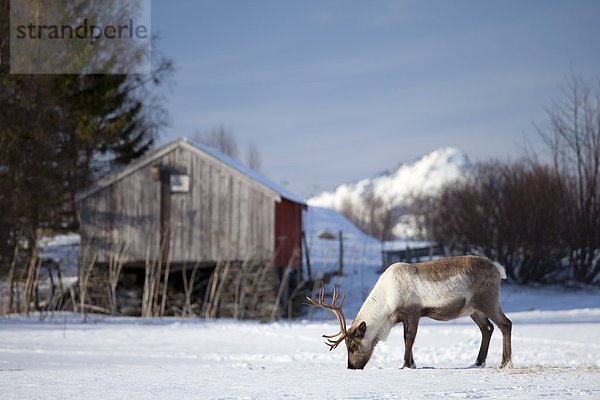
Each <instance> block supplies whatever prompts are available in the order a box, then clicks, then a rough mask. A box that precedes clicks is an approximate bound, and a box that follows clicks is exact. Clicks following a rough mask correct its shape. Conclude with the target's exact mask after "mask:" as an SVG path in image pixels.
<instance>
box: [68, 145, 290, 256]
mask: <svg viewBox="0 0 600 400" xmlns="http://www.w3.org/2000/svg"><path fill="white" fill-rule="evenodd" d="M153 165H161V166H166V167H170V168H172V169H173V170H176V171H178V172H181V173H186V174H188V175H189V176H190V188H189V191H188V192H187V193H171V213H170V227H171V232H170V259H171V261H172V262H196V261H226V260H230V261H233V260H246V259H253V260H267V259H270V258H271V257H272V256H273V252H274V243H275V239H274V238H275V236H274V235H275V233H274V226H275V215H274V214H275V202H276V201H277V200H279V197H278V194H277V193H275V192H273V191H271V190H269V189H266V188H264V187H263V186H262V185H260V184H259V183H257V182H255V181H253V180H252V179H250V178H249V177H247V176H246V175H244V174H242V173H241V172H239V171H237V170H235V169H233V168H231V167H230V166H228V165H226V164H224V163H222V162H220V161H219V160H216V159H214V158H212V157H211V156H209V155H207V154H204V153H202V152H200V151H194V150H193V149H191V148H190V147H189V146H188V145H185V144H180V145H178V146H177V147H175V148H174V149H173V150H172V151H169V152H168V153H166V154H164V155H163V156H162V157H160V158H159V159H157V160H155V161H153V162H152V163H150V164H147V165H144V166H142V167H140V168H139V169H136V170H134V171H133V172H132V173H130V174H128V175H126V176H124V177H122V178H121V179H119V180H118V181H116V182H113V183H112V184H111V185H109V186H107V187H104V188H102V189H100V190H98V191H96V192H95V193H93V194H91V195H89V196H88V197H85V198H83V199H81V200H80V201H79V217H80V224H81V236H82V244H83V246H84V247H85V244H86V243H90V244H91V246H92V250H93V251H96V252H97V253H98V257H99V259H98V261H99V262H107V261H108V259H109V255H110V253H111V251H112V248H113V246H114V245H115V244H117V243H119V242H121V241H125V242H126V243H127V244H128V252H127V256H128V257H127V258H128V260H127V261H128V262H135V261H144V260H145V259H146V255H147V251H150V252H151V254H156V253H157V249H158V243H159V240H160V239H159V236H160V235H159V230H160V182H157V181H155V180H153V178H152V166H153Z"/></svg>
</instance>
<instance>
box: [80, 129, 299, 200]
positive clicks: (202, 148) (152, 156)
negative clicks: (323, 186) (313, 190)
mask: <svg viewBox="0 0 600 400" xmlns="http://www.w3.org/2000/svg"><path fill="white" fill-rule="evenodd" d="M179 146H185V147H187V148H188V149H190V150H192V151H198V152H202V153H203V154H207V155H209V156H210V157H212V158H214V159H216V160H218V161H219V162H221V163H223V164H225V165H227V166H229V167H230V168H233V169H234V170H237V171H238V172H240V173H242V174H243V175H246V176H247V177H249V178H251V179H252V180H253V181H255V182H257V183H258V184H260V185H261V186H263V187H265V188H267V189H270V190H271V191H273V192H275V193H277V194H278V195H279V196H280V197H283V198H284V199H287V200H290V201H292V202H294V203H298V204H302V205H305V203H304V200H302V199H301V198H300V197H298V196H296V195H295V194H293V193H292V192H290V191H289V190H287V189H286V188H284V187H283V186H281V185H278V184H276V183H275V182H273V181H271V180H270V179H268V178H266V177H265V176H263V175H261V174H260V173H258V172H257V171H255V170H253V169H251V168H249V167H247V166H245V165H243V164H242V163H240V162H239V161H237V160H234V159H233V158H231V157H229V156H227V155H225V154H223V153H221V152H220V151H218V150H216V149H213V148H212V147H209V146H206V145H204V144H200V143H196V142H193V141H190V140H188V139H187V138H179V139H176V140H173V141H171V142H169V143H167V144H165V145H163V146H161V147H159V148H157V149H155V150H153V151H151V152H149V153H147V154H146V155H145V156H143V157H141V158H140V159H138V160H136V161H134V162H132V163H131V164H129V165H127V166H125V167H123V168H122V169H120V170H118V171H116V172H114V173H112V174H109V175H107V176H105V177H103V178H101V179H99V180H98V181H97V182H96V183H95V184H93V185H92V186H91V187H89V188H88V189H85V190H83V191H81V192H79V193H77V195H76V197H75V199H76V201H80V200H82V199H85V198H86V197H88V196H91V195H92V194H94V193H96V192H97V191H99V190H101V189H103V188H105V187H107V186H110V185H112V184H113V183H115V182H117V181H119V180H121V179H123V178H124V177H126V176H127V175H129V174H131V173H132V172H134V171H136V170H137V169H139V168H142V167H144V166H146V165H148V164H150V163H152V162H154V161H155V160H157V159H159V158H160V157H162V156H164V155H165V154H167V153H169V152H170V151H172V150H173V149H175V148H177V147H179Z"/></svg>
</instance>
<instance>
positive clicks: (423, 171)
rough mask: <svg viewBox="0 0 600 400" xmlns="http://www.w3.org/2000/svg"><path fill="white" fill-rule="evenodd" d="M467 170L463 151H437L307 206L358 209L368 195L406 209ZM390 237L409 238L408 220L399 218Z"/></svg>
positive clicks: (318, 197)
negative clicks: (393, 234)
mask: <svg viewBox="0 0 600 400" xmlns="http://www.w3.org/2000/svg"><path fill="white" fill-rule="evenodd" d="M470 167H471V161H470V160H469V157H468V156H467V155H466V153H464V152H463V151H461V150H458V149H455V148H451V147H447V148H441V149H438V150H435V151H433V152H431V153H429V154H427V155H425V156H423V157H422V158H420V159H418V160H416V161H413V162H408V163H404V164H401V165H400V166H399V167H398V168H396V169H395V170H393V171H391V172H387V173H384V174H380V175H378V176H376V177H373V178H366V179H362V180H360V181H358V182H355V183H347V184H342V185H340V186H338V187H337V188H336V189H335V190H333V191H331V192H323V193H320V194H318V195H316V196H314V197H312V198H310V199H308V204H309V205H311V206H319V207H327V208H333V209H336V210H341V209H342V208H343V207H344V205H346V204H348V203H350V204H352V205H353V206H354V207H358V208H360V207H364V199H365V197H366V196H367V195H368V194H369V193H370V192H372V193H373V194H374V195H375V196H377V197H379V198H381V199H382V200H383V201H384V202H385V203H386V204H390V205H392V206H393V207H397V208H401V207H403V206H406V205H407V202H409V201H410V198H411V197H412V196H413V195H420V194H434V193H435V192H436V191H438V190H439V189H440V188H441V187H442V186H443V185H445V184H447V183H449V182H452V181H455V180H457V179H459V178H461V177H462V176H463V175H464V173H465V170H467V169H469V168H470ZM394 233H395V234H396V235H399V236H407V235H409V236H410V234H411V227H410V223H409V219H407V218H403V219H402V221H401V222H400V223H399V224H398V225H397V226H396V227H395V229H394Z"/></svg>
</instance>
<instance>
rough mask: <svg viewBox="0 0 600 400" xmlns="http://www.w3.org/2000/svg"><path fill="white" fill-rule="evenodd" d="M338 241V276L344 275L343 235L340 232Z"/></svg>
mask: <svg viewBox="0 0 600 400" xmlns="http://www.w3.org/2000/svg"><path fill="white" fill-rule="evenodd" d="M339 239H340V275H341V274H343V273H344V234H343V233H342V231H340V233H339Z"/></svg>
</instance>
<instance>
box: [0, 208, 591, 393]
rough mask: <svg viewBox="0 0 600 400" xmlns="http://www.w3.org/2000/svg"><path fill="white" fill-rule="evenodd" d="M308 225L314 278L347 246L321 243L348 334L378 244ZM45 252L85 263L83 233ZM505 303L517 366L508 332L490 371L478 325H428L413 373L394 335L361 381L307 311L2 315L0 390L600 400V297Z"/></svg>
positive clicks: (576, 293)
mask: <svg viewBox="0 0 600 400" xmlns="http://www.w3.org/2000/svg"><path fill="white" fill-rule="evenodd" d="M305 221H306V225H305V230H306V234H307V242H308V245H309V248H310V249H311V261H312V266H313V277H314V276H315V275H323V274H325V273H328V272H332V271H336V270H337V269H338V264H337V262H338V261H337V257H338V251H339V242H338V240H337V239H334V240H324V239H321V238H319V236H321V234H322V233H323V232H325V231H327V232H330V233H332V234H333V235H334V237H337V236H336V235H337V232H339V231H342V232H343V238H344V271H343V274H342V275H338V276H334V277H333V278H332V281H331V282H330V284H329V288H328V289H329V291H330V290H331V285H333V284H338V285H340V286H341V288H342V290H344V291H347V293H348V294H347V299H346V302H345V303H344V311H345V314H346V316H347V318H348V320H349V321H348V322H349V323H350V320H352V319H353V318H354V316H355V315H356V312H357V311H358V308H359V307H360V305H361V304H362V301H363V300H364V299H365V297H366V296H367V294H368V292H369V290H370V288H371V287H372V286H373V285H374V283H375V281H376V280H377V278H378V276H379V270H380V268H381V253H380V252H381V243H380V242H379V241H377V240H376V239H374V238H371V237H369V236H367V235H364V234H363V233H362V232H361V231H360V230H358V228H356V227H355V226H354V225H352V224H351V223H350V222H349V221H348V220H347V219H345V218H344V217H343V216H342V215H340V214H339V213H337V212H336V211H334V210H331V209H326V208H319V207H309V208H308V210H307V211H306V214H305ZM407 244H408V245H410V244H411V242H399V243H396V244H392V245H396V246H403V245H407ZM43 245H44V246H43V247H44V249H43V252H42V254H43V255H44V257H50V258H54V259H56V260H61V262H62V264H63V265H65V266H66V265H71V264H70V261H69V260H76V258H77V249H78V246H79V241H78V237H77V235H69V236H60V237H57V238H54V239H52V240H46V241H45V242H44V243H43ZM390 246H391V245H390ZM73 257H74V258H73ZM73 265H74V264H73ZM65 269H66V270H69V269H70V267H65ZM501 303H502V306H503V308H504V310H505V312H506V313H507V315H508V317H509V318H510V319H511V320H512V321H513V338H512V343H513V363H514V368H513V369H502V370H500V369H498V368H497V367H498V365H499V364H500V360H501V355H502V354H501V352H502V350H501V349H502V336H501V334H500V332H499V330H498V329H496V330H495V331H494V334H493V337H492V341H491V345H490V352H489V356H488V360H487V365H486V367H484V368H471V367H470V366H471V365H472V363H473V362H474V360H475V357H476V355H477V351H478V348H479V343H480V339H481V335H480V333H479V330H478V328H477V326H476V325H475V324H474V323H473V322H472V321H471V320H470V319H469V318H461V319H458V320H454V321H450V322H436V321H432V320H429V319H426V318H424V319H422V321H421V324H420V326H419V332H418V335H417V339H416V343H415V347H414V357H415V361H416V363H417V367H418V368H417V369H416V370H400V369H399V367H400V366H401V365H402V358H403V349H404V345H403V338H402V328H401V327H396V328H394V329H392V332H391V334H390V336H389V338H388V340H387V341H386V342H383V343H380V344H379V345H378V346H377V348H376V349H375V352H374V354H373V357H372V359H371V361H370V362H369V364H367V367H366V369H365V370H362V371H351V370H347V369H346V350H345V348H344V346H340V347H339V348H338V349H336V350H334V351H331V352H329V351H328V348H327V346H325V345H324V344H323V338H322V337H321V335H323V334H331V333H334V332H337V331H338V327H337V323H336V322H335V320H334V317H333V315H332V314H331V313H328V312H326V311H324V310H315V309H313V308H309V307H307V308H306V312H305V314H304V316H303V318H302V319H300V320H295V321H278V322H272V323H259V322H255V321H235V320H200V319H186V320H183V319H177V318H164V319H148V320H145V319H139V318H128V317H106V316H100V315H90V316H88V323H85V324H84V323H81V322H80V316H79V315H77V314H74V313H66V312H57V313H43V314H33V315H31V316H30V317H23V316H16V315H9V316H6V317H3V318H0V387H2V397H3V398H10V399H37V398H43V399H65V398H78V399H97V398H110V399H125V398H126V399H128V400H133V399H163V398H184V399H188V398H190V399H254V398H260V399H281V398H285V397H289V398H296V399H349V398H352V399H370V398H371V399H382V398H412V399H431V398H436V399H437V398H472V399H482V398H506V397H518V398H522V399H534V398H539V397H546V398H557V399H559V398H560V399H562V398H585V399H593V398H598V399H600V386H599V385H598V382H599V381H600V342H599V341H598V338H599V337H600V289H599V288H595V287H584V288H563V287H552V286H547V287H539V288H532V287H523V286H517V285H512V284H508V283H506V282H503V286H502V290H501Z"/></svg>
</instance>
